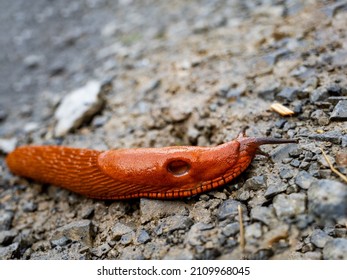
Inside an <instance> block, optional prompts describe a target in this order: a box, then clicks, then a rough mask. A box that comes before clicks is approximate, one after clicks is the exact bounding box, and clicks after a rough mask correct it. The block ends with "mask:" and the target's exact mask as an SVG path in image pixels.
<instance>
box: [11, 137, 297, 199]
mask: <svg viewBox="0 0 347 280" xmlns="http://www.w3.org/2000/svg"><path fill="white" fill-rule="evenodd" d="M295 142H296V140H293V139H289V140H288V139H274V138H254V137H246V136H245V134H244V133H241V134H240V135H239V136H238V137H237V139H235V140H233V141H231V142H228V143H225V144H222V145H219V146H216V147H193V146H181V147H179V146H177V147H164V148H137V149H119V150H110V151H103V152H102V151H95V150H90V149H77V148H69V147H61V146H23V147H19V148H17V149H16V150H14V151H13V152H11V153H10V154H9V155H8V156H7V158H6V162H7V165H8V167H9V168H10V170H11V171H12V173H14V174H17V175H19V176H23V177H26V178H31V179H34V180H37V181H39V182H43V183H49V184H53V185H57V186H61V187H64V188H66V189H68V190H70V191H73V192H76V193H79V194H82V195H85V196H88V197H92V198H98V199H129V198H138V197H149V198H156V199H168V198H180V197H187V196H192V195H196V194H199V193H202V192H205V191H209V190H212V189H215V188H217V187H219V186H221V185H224V184H226V183H228V182H229V181H231V180H232V179H233V178H235V177H237V176H238V175H239V174H241V173H242V172H243V171H244V170H245V169H246V168H247V167H248V166H249V164H250V163H251V161H252V159H253V158H254V156H255V155H256V154H262V152H261V150H260V149H259V146H261V145H265V144H282V143H295Z"/></svg>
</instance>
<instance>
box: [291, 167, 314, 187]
mask: <svg viewBox="0 0 347 280" xmlns="http://www.w3.org/2000/svg"><path fill="white" fill-rule="evenodd" d="M316 181H317V179H316V178H314V177H313V176H311V174H309V173H308V172H306V171H300V172H299V173H298V175H297V176H296V177H295V184H297V185H298V186H299V187H300V188H302V189H305V190H307V189H308V188H309V187H310V186H311V184H312V183H313V182H316Z"/></svg>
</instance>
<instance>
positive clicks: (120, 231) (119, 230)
mask: <svg viewBox="0 0 347 280" xmlns="http://www.w3.org/2000/svg"><path fill="white" fill-rule="evenodd" d="M132 231H133V229H132V228H131V227H128V226H127V225H125V224H122V223H116V224H115V225H114V226H113V227H112V229H111V232H112V235H111V238H112V240H120V238H121V237H122V236H123V235H124V234H127V233H130V232H132Z"/></svg>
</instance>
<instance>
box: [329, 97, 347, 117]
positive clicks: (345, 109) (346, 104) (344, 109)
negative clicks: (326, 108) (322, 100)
mask: <svg viewBox="0 0 347 280" xmlns="http://www.w3.org/2000/svg"><path fill="white" fill-rule="evenodd" d="M330 120H331V121H339V122H342V121H347V100H343V101H342V100H341V101H339V103H337V105H336V106H335V108H334V110H333V112H332V113H331V115H330Z"/></svg>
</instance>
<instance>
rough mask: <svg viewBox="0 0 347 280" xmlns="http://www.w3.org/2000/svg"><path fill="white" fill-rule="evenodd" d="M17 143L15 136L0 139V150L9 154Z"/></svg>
mask: <svg viewBox="0 0 347 280" xmlns="http://www.w3.org/2000/svg"><path fill="white" fill-rule="evenodd" d="M16 145H17V138H9V139H4V138H1V139H0V151H1V152H3V153H5V154H9V153H10V152H12V151H13V150H14V149H15V148H16Z"/></svg>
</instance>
